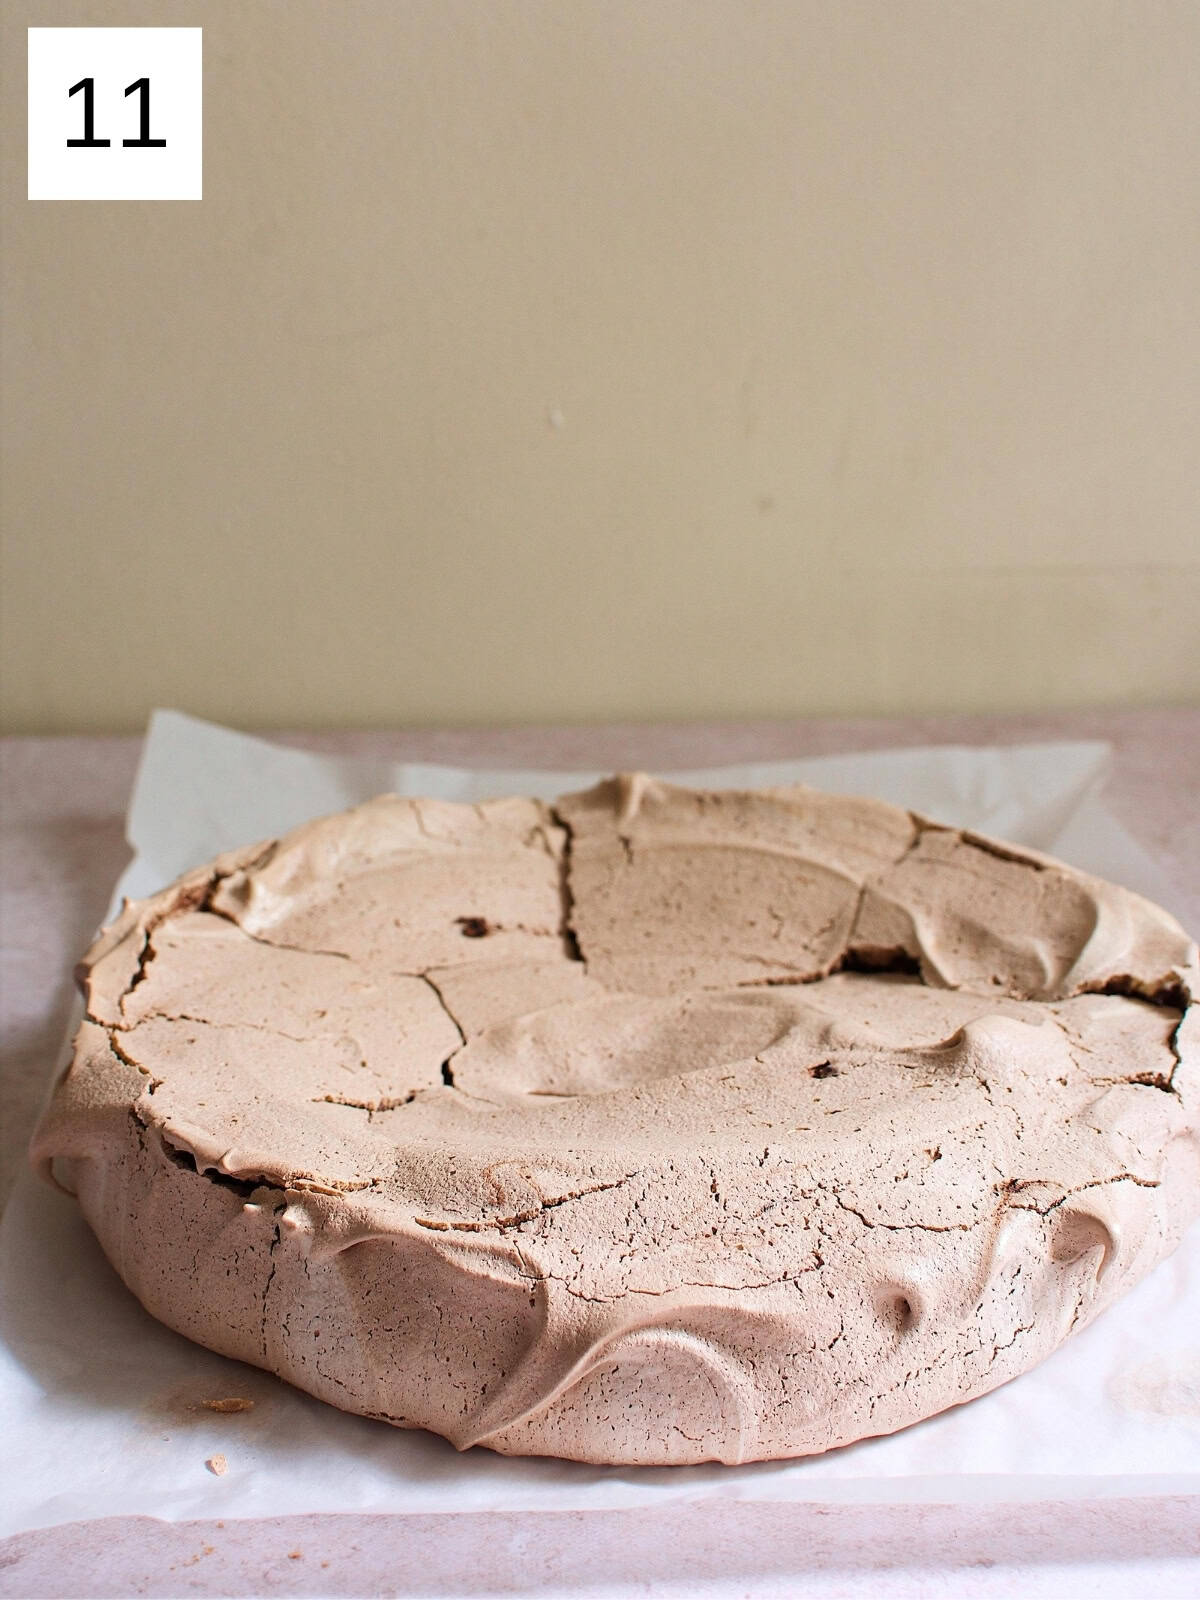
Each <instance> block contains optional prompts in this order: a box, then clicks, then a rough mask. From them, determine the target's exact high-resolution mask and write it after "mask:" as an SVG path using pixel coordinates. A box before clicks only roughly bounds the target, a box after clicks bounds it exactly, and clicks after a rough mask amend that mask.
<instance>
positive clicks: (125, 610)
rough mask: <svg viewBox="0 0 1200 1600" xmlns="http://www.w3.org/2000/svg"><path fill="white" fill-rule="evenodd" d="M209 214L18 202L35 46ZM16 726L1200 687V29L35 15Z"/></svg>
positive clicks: (1132, 11) (18, 390)
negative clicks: (158, 155) (175, 67)
mask: <svg viewBox="0 0 1200 1600" xmlns="http://www.w3.org/2000/svg"><path fill="white" fill-rule="evenodd" d="M172 22H174V23H179V24H194V23H197V22H199V23H201V24H202V25H203V27H204V29H205V40H204V46H205V81H206V87H205V118H206V129H205V180H204V181H205V199H204V200H203V201H202V202H200V203H186V202H181V203H142V204H137V203H126V204H115V203H114V204H106V203H30V202H27V201H26V200H25V198H24V194H25V187H24V184H25V178H24V153H25V152H24V98H25V97H24V73H25V36H24V30H25V28H26V27H27V26H28V25H31V24H35V25H48V24H49V25H54V24H69V23H76V24H79V23H88V24H92V25H95V24H113V25H116V24H121V25H131V24H134V25H136V24H151V23H152V24H164V23H172ZM4 29H5V37H4V46H5V49H4V68H3V70H4V84H3V87H4V102H5V106H6V110H5V147H6V154H5V156H4V184H5V193H4V222H5V228H4V233H5V249H4V254H5V273H6V278H5V285H4V310H5V324H6V333H5V339H4V346H3V378H4V402H5V413H4V448H5V463H4V484H3V487H4V502H3V514H4V531H5V554H4V570H3V605H4V613H3V695H4V711H5V721H6V725H7V726H8V727H9V728H10V729H13V730H22V731H35V730H68V729H78V728H96V729H122V728H135V727H137V726H139V725H140V724H141V723H142V720H143V718H144V716H145V713H146V710H147V708H148V707H149V706H150V705H152V704H154V703H168V704H175V705H178V706H181V707H183V708H186V709H188V710H191V711H194V712H197V713H200V714H202V715H209V716H213V717H218V718H223V719H226V720H229V721H232V722H235V723H241V724H244V725H249V724H257V725H260V726H266V725H272V724H274V725H282V724H290V725H299V724H310V725H320V724H330V723H339V722H346V723H351V724H359V725H362V724H370V723H380V724H391V723H398V722H468V721H485V720H493V719H505V720H516V719H526V718H559V719H568V718H593V717H605V716H628V717H639V716H675V715H679V716H691V715H696V716H702V715H740V714H747V715H750V714H758V715H770V714H776V713H778V714H781V715H786V714H791V713H798V712H806V711H814V712H818V711H846V712H856V711H892V710H894V711H904V710H936V709H954V708H962V709H1008V708H1011V709H1021V708H1026V709H1028V708H1038V707H1048V706H1056V705H1057V706H1070V705H1080V704H1104V703H1107V704H1114V705H1115V704H1138V703H1145V702H1148V701H1155V700H1175V701H1189V700H1195V699H1197V697H1200V644H1198V643H1197V617H1198V616H1200V532H1198V523H1197V514H1198V509H1200V448H1198V443H1200V293H1198V291H1200V265H1198V263H1200V205H1198V203H1197V196H1198V194H1200V94H1198V92H1197V63H1198V62H1200V6H1198V5H1197V4H1196V3H1195V0H1180V3H1162V0H1123V3H1116V4H1113V3H1102V0H987V3H982V0H981V3H969V0H924V3H922V0H853V3H847V0H840V3H837V0H827V3H820V4H816V3H801V0H721V3H713V0H688V3H668V0H554V3H548V0H391V3H387V0H350V3H346V4H337V3H334V0H325V3H315V0H289V3H287V4H267V3H264V0H214V3H209V4H169V3H166V0H158V3H150V0H147V3H142V4H137V3H133V0H129V3H125V4H110V5H99V4H67V3H65V0H60V3H54V4H52V3H47V0H44V3H36V0H27V3H24V4H18V3H14V0H9V3H8V4H7V5H6V7H5V14H4Z"/></svg>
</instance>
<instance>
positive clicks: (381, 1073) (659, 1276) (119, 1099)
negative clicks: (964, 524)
mask: <svg viewBox="0 0 1200 1600" xmlns="http://www.w3.org/2000/svg"><path fill="white" fill-rule="evenodd" d="M80 970H81V984H82V987H83V990H84V994H85V997H86V1002H87V1015H86V1019H85V1021H84V1022H83V1024H82V1025H81V1027H80V1030H79V1033H78V1036H77V1038H76V1041H75V1047H74V1054H73V1059H72V1062H71V1065H70V1067H69V1069H68V1070H67V1072H66V1074H65V1076H64V1078H63V1080H62V1082H61V1083H60V1084H59V1086H58V1088H57V1091H56V1093H55V1096H54V1099H53V1101H52V1103H51V1106H50V1108H49V1110H48V1111H47V1113H46V1116H45V1117H44V1119H43V1121H42V1124H41V1127H40V1128H39V1130H38V1132H37V1135H36V1137H35V1140H34V1147H33V1156H34V1159H35V1161H36V1162H37V1164H38V1165H39V1166H40V1167H41V1168H42V1169H43V1170H44V1171H45V1172H46V1174H47V1175H48V1176H51V1177H53V1179H54V1180H55V1181H57V1182H58V1183H59V1184H60V1185H61V1186H62V1187H64V1188H66V1189H67V1190H69V1191H70V1192H71V1193H73V1194H76V1195H78V1198H79V1203H80V1206H81V1207H82V1210H83V1214H84V1216H85V1217H86V1218H87V1220H88V1222H89V1223H90V1225H91V1226H92V1228H93V1229H94V1231H95V1233H96V1235H97V1237H98V1238H99V1240H100V1243H101V1245H102V1246H103V1248H104V1250H105V1252H106V1254H107V1255H108V1257H109V1259H110V1260H111V1261H112V1263H113V1265H114V1266H115V1268H116V1270H117V1271H118V1273H119V1274H120V1275H121V1277H122V1278H123V1279H124V1281H125V1282H126V1283H127V1284H128V1286H129V1287H130V1289H131V1290H132V1291H133V1292H134V1294H136V1295H137V1296H138V1298H139V1299H140V1300H141V1301H142V1303H143V1304H144V1305H145V1306H146V1307H147V1308H148V1309H149V1310H150V1311H151V1312H152V1313H153V1314H154V1315H155V1316H156V1317H158V1318H160V1319H161V1320H162V1321H163V1322H165V1323H167V1324H168V1325H169V1326H170V1327H172V1328H175V1329H177V1330H178V1331H179V1332H181V1333H183V1334H186V1335H187V1336H188V1337H189V1338H192V1339H195V1340H197V1341H198V1342H199V1343H201V1344H203V1345H206V1346H208V1347H210V1348H211V1349H214V1350H218V1351H221V1352H223V1353H225V1354H226V1355H229V1356H233V1357H236V1358H238V1359H240V1360H243V1361H248V1362H251V1363H253V1364H255V1365H257V1366H260V1367H264V1368H267V1369H268V1370H270V1371H272V1372H275V1373H278V1374H279V1375H280V1376H282V1377H283V1378H285V1379H287V1380H288V1381H289V1382H291V1383H294V1384H296V1385H298V1386H300V1387H301V1388H303V1389H306V1390H308V1391H310V1392H311V1393H313V1394H315V1395H318V1396H320V1397H321V1398H323V1399H325V1400H328V1401H329V1402H330V1403H331V1404H333V1405H336V1406H339V1407H341V1408H343V1409H345V1410H349V1411H354V1412H360V1413H363V1414H365V1415H367V1416H372V1417H378V1418H382V1419H385V1420H386V1421H388V1422H392V1423H395V1424H397V1425H400V1426H403V1427H418V1428H427V1429H432V1430H433V1431H435V1432H437V1433H439V1434H443V1435H444V1436H445V1437H446V1438H448V1439H450V1440H451V1441H452V1442H453V1443H454V1444H455V1445H457V1446H458V1447H459V1448H465V1447H467V1446H469V1445H473V1444H483V1445H486V1446H488V1447H489V1448H491V1449H493V1450H498V1451H502V1452H505V1453H510V1454H532V1455H554V1456H564V1457H571V1458H575V1459H578V1460H583V1461H590V1462H597V1463H641V1464H655V1465H657V1464H668V1463H689V1462H698V1461H706V1460H717V1461H724V1462H739V1461H750V1460H760V1459H767V1458H773V1457H786V1456H798V1455H804V1454H809V1453H814V1452H819V1451H823V1450H826V1449H829V1448H830V1447H832V1446H835V1445H841V1444H845V1443H848V1442H850V1441H852V1440H856V1439H860V1438H863V1437H866V1436H870V1435H875V1434H882V1433H889V1432H891V1431H893V1430H894V1429H897V1428H901V1427H904V1426H905V1425H907V1424H909V1423H912V1422H916V1421H918V1420H920V1419H921V1418H924V1417H928V1416H931V1415H933V1414H934V1413H936V1412H938V1411H941V1410H943V1409H944V1408H946V1407H947V1406H950V1405H954V1404H957V1403H959V1402H961V1401H965V1400H969V1399H971V1398H972V1397H974V1396H977V1395H981V1394H983V1393H985V1392H986V1391H988V1390H990V1389H993V1388H995V1387H996V1386H997V1385H998V1384H1001V1383H1004V1382H1006V1381H1007V1380H1009V1379H1011V1378H1014V1377H1016V1376H1017V1375H1018V1374H1020V1373H1022V1372H1024V1371H1026V1370H1027V1369H1028V1368H1030V1367H1032V1366H1033V1365H1034V1364H1035V1363H1037V1362H1038V1361H1040V1360H1042V1359H1043V1358H1044V1357H1045V1356H1046V1355H1048V1354H1049V1353H1050V1352H1051V1351H1053V1350H1054V1349H1056V1348H1057V1347H1058V1346H1059V1345H1060V1344H1061V1343H1062V1342H1063V1340H1064V1339H1066V1338H1067V1337H1068V1336H1069V1335H1070V1334H1071V1333H1072V1332H1073V1331H1074V1330H1076V1329H1078V1328H1081V1327H1083V1326H1084V1325H1085V1324H1087V1323H1088V1322H1090V1321H1091V1319H1092V1318H1093V1317H1095V1316H1096V1315H1097V1314H1098V1313H1099V1312H1100V1311H1102V1310H1103V1309H1104V1307H1105V1306H1107V1305H1108V1304H1109V1303H1111V1301H1112V1300H1114V1299H1115V1298H1116V1297H1117V1296H1119V1295H1120V1294H1121V1293H1123V1292H1124V1291H1125V1290H1126V1289H1128V1288H1129V1287H1130V1286H1131V1285H1132V1284H1134V1283H1135V1282H1137V1280H1138V1279H1140V1278H1141V1277H1142V1276H1143V1275H1144V1274H1145V1273H1146V1272H1148V1271H1149V1270H1150V1269H1151V1268H1152V1267H1153V1266H1154V1265H1155V1263H1156V1262H1158V1261H1159V1260H1161V1259H1162V1257H1163V1256H1164V1255H1166V1254H1167V1253H1168V1252H1169V1251H1170V1250H1171V1249H1173V1248H1174V1246H1175V1244H1176V1243H1177V1242H1178V1240H1179V1238H1180V1236H1181V1234H1182V1232H1183V1230H1184V1228H1185V1227H1186V1226H1187V1224H1188V1223H1189V1222H1190V1221H1191V1220H1192V1219H1193V1218H1194V1217H1195V1216H1196V1215H1197V1213H1200V1025H1198V1024H1197V1021H1196V1018H1197V1014H1198V1013H1197V1010H1196V1008H1195V1007H1194V1006H1193V1005H1192V1002H1193V998H1194V997H1195V995H1196V994H1197V992H1198V989H1200V972H1198V966H1197V950H1196V946H1195V945H1194V944H1193V943H1192V942H1191V941H1190V940H1189V939H1188V937H1187V936H1186V935H1185V933H1184V932H1183V930H1182V929H1181V928H1180V927H1179V926H1178V924H1177V923H1175V922H1174V920H1173V919H1172V918H1171V917H1170V916H1169V915H1168V914H1167V913H1166V912H1164V911H1161V910H1159V909H1158V908H1157V907H1155V906H1153V905H1151V904H1149V903H1148V902H1147V901H1145V900H1143V899H1141V898H1139V897H1138V896H1137V895H1134V894H1131V893H1129V892H1128V891H1126V890H1123V889H1120V888H1117V887H1114V886H1113V885H1110V884H1107V883H1103V882H1101V881H1099V880H1097V879H1095V878H1092V877H1089V876H1087V875H1086V874H1084V873H1081V872H1077V871H1075V870H1073V869H1072V868H1070V867H1067V866H1064V865H1062V864H1061V863H1058V862H1056V861H1053V860H1051V859H1049V858H1048V857H1045V856H1042V855H1039V854H1037V853H1036V852H1034V851H1031V850H1026V849H1019V848H1016V847H1014V846H1009V845H1003V844H999V843H996V842H995V841H992V840H989V839H985V838H982V837H979V836H976V835H973V834H971V833H967V832H963V831H961V830H958V829H952V828H947V827H943V826H940V825H938V824H936V823H933V822H930V821H928V820H926V819H924V818H921V817H918V816H914V815H911V814H910V813H908V812H906V811H903V810H900V809H898V808H896V807H894V806H890V805H885V804H882V803H880V802H874V801H868V800H861V799H849V798H842V797H837V796H833V795H826V794H822V793H818V792H816V791H813V790H810V789H805V788H800V787H797V788H778V789H769V790H762V791H755V792H736V791H728V792H726V791H701V790H691V789H684V788H678V787H673V786H671V785H668V784H665V783H660V782H657V781H654V780H652V779H650V778H647V777H645V776H644V775H640V774H639V775H632V776H623V777H619V778H616V779H613V780H610V781H608V782H606V783H603V784H600V785H598V786H597V787H596V788H594V789H591V790H588V791H587V792H585V793H582V794H576V795H568V796H565V797H563V798H562V799H560V800H559V801H558V802H557V803H556V804H555V805H553V806H546V805H543V804H542V803H540V802H538V801H535V800H524V799H505V800H495V801H490V802H486V803H484V804H482V805H477V806H465V805H454V804H449V803H443V802H436V801H430V800H407V799H398V798H395V797H383V798H380V799H377V800H373V801H371V802H369V803H368V804H366V805H362V806H359V807H357V808H355V809H354V810H352V811H348V812H345V813H343V814H341V815H339V816H335V817H330V818H325V819H322V820H320V821H317V822H313V823H310V824H308V825H306V826H304V827H301V828H299V829H297V830H295V831H294V832H293V833H291V834H289V835H287V836H286V837H285V838H283V839H281V840H279V841H276V842H272V843H268V844H265V845H264V844H259V845H254V846H252V847H249V848H247V849H244V850H239V851H235V852H233V853H231V854H228V855H225V856H222V857H220V858H219V859H218V860H217V861H215V862H214V863H212V865H211V866H209V867H206V868H203V869H201V870H199V871H196V872H192V873H189V874H187V875H186V876H185V877H183V878H181V879H179V880H178V881H177V882H176V883H174V884H172V885H171V886H170V887H169V888H166V889H164V890H163V891H162V892H161V893H160V894H157V895H155V896H153V897H152V898H150V899H148V900H143V901H139V902H135V903H130V904H127V905H126V906H125V908H124V910H123V911H122V913H121V915H120V916H119V917H118V918H117V919H116V921H115V922H114V923H113V924H112V925H111V926H110V927H109V928H108V929H106V930H105V931H104V933H103V934H102V935H101V937H100V938H99V940H98V941H97V943H96V944H95V945H94V946H93V948H92V949H91V951H89V953H88V955H87V957H86V958H85V960H84V962H83V964H82V967H81V969H80Z"/></svg>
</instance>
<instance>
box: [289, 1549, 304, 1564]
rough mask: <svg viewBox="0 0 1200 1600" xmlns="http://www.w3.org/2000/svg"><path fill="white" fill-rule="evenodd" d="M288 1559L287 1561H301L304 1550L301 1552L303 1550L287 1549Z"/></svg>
mask: <svg viewBox="0 0 1200 1600" xmlns="http://www.w3.org/2000/svg"><path fill="white" fill-rule="evenodd" d="M288 1560H289V1561H303V1560H304V1552H303V1550H289V1551H288Z"/></svg>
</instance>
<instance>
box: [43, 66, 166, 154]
mask: <svg viewBox="0 0 1200 1600" xmlns="http://www.w3.org/2000/svg"><path fill="white" fill-rule="evenodd" d="M81 89H82V90H83V138H82V139H68V140H67V149H68V150H107V149H109V148H110V147H111V145H112V140H111V139H97V138H96V80H95V78H80V80H79V82H78V83H76V84H73V85H72V86H71V88H69V89H68V90H67V98H68V100H69V99H70V98H71V97H72V95H77V94H78V93H79V91H80V90H81ZM131 94H136V95H139V96H140V105H141V111H140V113H139V117H138V136H137V138H136V139H122V140H121V145H122V147H123V148H124V149H126V150H165V149H166V148H167V141H166V140H165V139H152V138H151V137H150V79H149V78H138V79H136V80H135V82H133V83H131V84H130V85H129V87H128V89H126V91H125V98H126V99H128V98H129V96H130V95H131Z"/></svg>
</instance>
